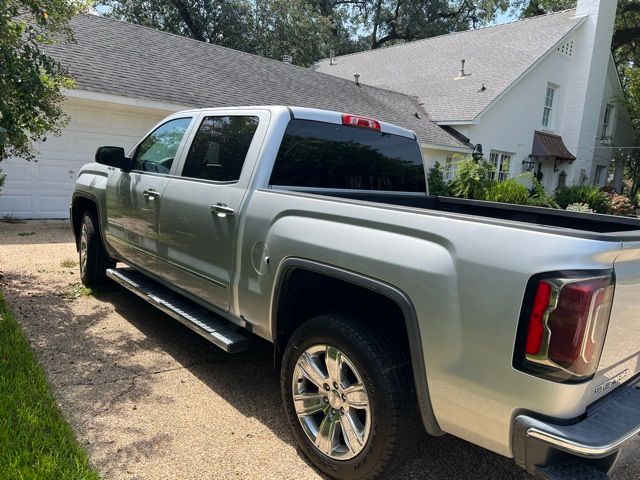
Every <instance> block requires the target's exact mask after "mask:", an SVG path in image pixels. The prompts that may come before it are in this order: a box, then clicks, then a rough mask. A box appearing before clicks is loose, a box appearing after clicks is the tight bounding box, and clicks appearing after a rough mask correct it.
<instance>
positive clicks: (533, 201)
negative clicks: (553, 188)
mask: <svg viewBox="0 0 640 480" xmlns="http://www.w3.org/2000/svg"><path fill="white" fill-rule="evenodd" d="M520 177H521V178H523V179H526V180H529V181H530V182H531V189H530V190H529V194H530V195H531V197H530V198H529V202H528V204H529V205H531V206H533V207H547V208H560V206H559V205H558V204H557V203H556V201H555V200H554V199H553V197H552V196H551V195H549V194H548V193H547V191H546V190H545V189H544V187H543V186H542V183H540V180H538V177H537V175H535V174H534V173H532V172H527V173H523V174H521V175H520Z"/></svg>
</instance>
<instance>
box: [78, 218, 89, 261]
mask: <svg viewBox="0 0 640 480" xmlns="http://www.w3.org/2000/svg"><path fill="white" fill-rule="evenodd" d="M88 244H89V241H88V237H87V226H86V225H85V224H82V230H81V231H80V273H83V272H84V271H85V269H86V268H87V249H88Z"/></svg>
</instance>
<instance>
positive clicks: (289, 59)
mask: <svg viewBox="0 0 640 480" xmlns="http://www.w3.org/2000/svg"><path fill="white" fill-rule="evenodd" d="M282 62H283V63H288V64H289V65H291V62H293V57H292V56H291V55H282Z"/></svg>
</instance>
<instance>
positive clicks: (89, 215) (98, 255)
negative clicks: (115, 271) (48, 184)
mask: <svg viewBox="0 0 640 480" xmlns="http://www.w3.org/2000/svg"><path fill="white" fill-rule="evenodd" d="M99 228H100V226H99V223H98V218H97V216H96V214H95V213H94V212H92V211H91V210H87V211H85V212H84V213H83V214H82V221H81V222H80V231H79V232H78V236H79V238H78V247H79V248H78V260H79V262H78V263H79V264H80V280H81V281H82V283H83V284H84V285H85V286H87V287H98V286H100V285H103V284H104V283H105V281H106V279H107V275H106V270H107V268H113V267H114V266H115V262H114V261H113V260H111V259H110V258H109V256H108V255H107V252H106V251H105V250H104V246H103V245H102V239H101V238H100V231H99ZM83 235H86V239H83ZM84 241H86V251H83V242H84ZM83 255H86V262H85V261H83Z"/></svg>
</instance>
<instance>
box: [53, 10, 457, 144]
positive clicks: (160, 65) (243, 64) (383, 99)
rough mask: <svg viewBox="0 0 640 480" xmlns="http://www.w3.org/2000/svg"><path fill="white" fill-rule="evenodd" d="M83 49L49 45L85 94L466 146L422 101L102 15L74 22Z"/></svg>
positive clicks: (72, 23) (78, 41)
mask: <svg viewBox="0 0 640 480" xmlns="http://www.w3.org/2000/svg"><path fill="white" fill-rule="evenodd" d="M71 26H72V28H73V29H74V32H75V37H76V42H77V43H65V44H56V45H53V46H50V47H47V50H48V51H49V53H50V54H51V55H52V56H53V57H54V58H55V59H56V60H57V61H58V62H60V63H61V64H62V65H63V66H64V67H65V68H67V69H68V71H69V73H70V74H71V75H72V76H73V77H74V78H75V79H76V84H77V88H78V89H80V90H88V91H93V92H101V93H108V94H115V95H122V96H125V97H131V98H138V99H150V100H154V101H163V102H169V103H173V104H177V105H185V106H193V107H227V106H237V105H296V106H302V107H311V108H323V109H329V110H336V111H346V112H350V113H354V114H360V115H366V116H369V117H375V118H379V119H380V120H383V121H387V122H389V123H394V124H397V125H399V126H402V127H405V128H409V129H411V130H413V131H415V132H416V134H417V135H418V138H419V139H420V141H422V142H424V143H434V144H439V145H448V146H455V147H462V146H463V145H462V144H461V143H460V142H458V140H456V139H455V138H453V137H452V136H451V135H449V134H448V133H446V132H445V131H444V130H443V129H442V128H440V127H439V126H437V125H435V124H434V123H433V122H431V121H430V120H429V118H428V116H427V114H426V112H425V111H424V110H423V109H422V107H421V106H420V104H419V102H418V101H417V99H416V98H415V97H412V96H409V95H405V94H401V93H398V92H391V91H386V90H383V89H380V88H376V87H372V86H364V85H363V86H358V85H356V84H355V83H354V82H353V81H352V80H351V81H349V80H344V79H340V78H336V77H333V76H330V75H326V74H323V73H319V72H314V71H311V70H309V69H306V68H300V67H296V66H293V65H288V64H285V63H282V62H279V61H276V60H271V59H268V58H264V57H260V56H257V55H252V54H248V53H244V52H240V51H237V50H232V49H229V48H225V47H221V46H218V45H214V44H209V43H204V42H200V41H196V40H192V39H189V38H185V37H181V36H178V35H173V34H170V33H166V32H161V31H158V30H154V29H152V28H147V27H142V26H139V25H133V24H130V23H126V22H121V21H119V20H115V19H112V18H106V17H100V16H96V15H79V16H77V17H75V18H73V19H72V22H71Z"/></svg>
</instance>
